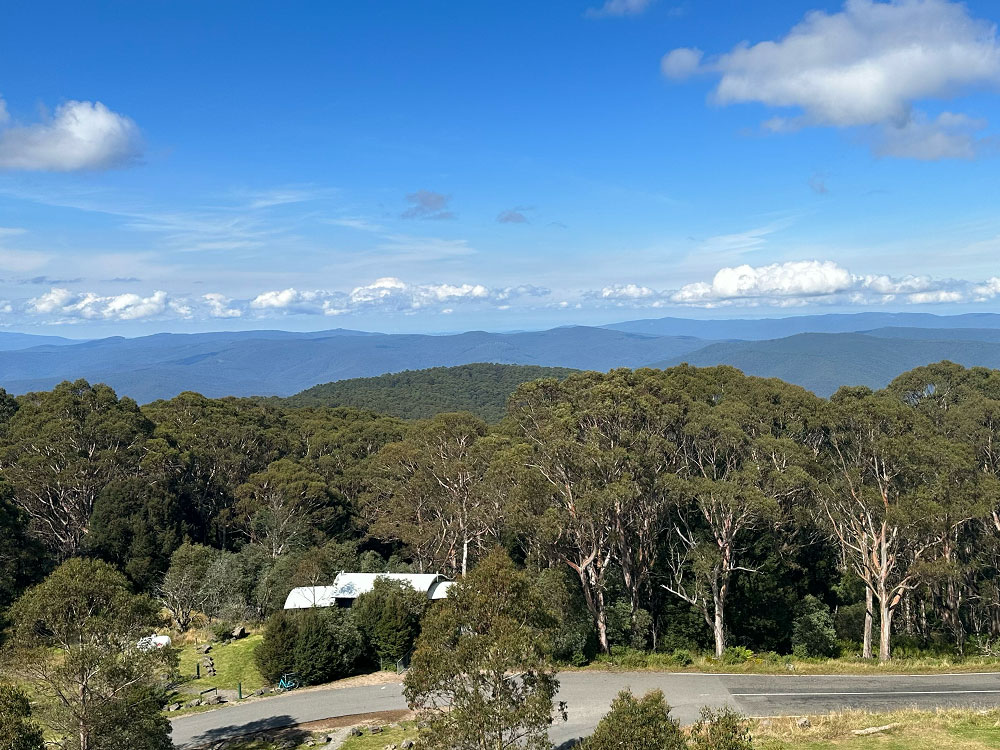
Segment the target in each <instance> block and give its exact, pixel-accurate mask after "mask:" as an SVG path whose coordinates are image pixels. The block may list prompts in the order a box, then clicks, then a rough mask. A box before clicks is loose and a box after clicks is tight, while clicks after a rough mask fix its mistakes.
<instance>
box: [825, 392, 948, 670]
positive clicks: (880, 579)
mask: <svg viewBox="0 0 1000 750" xmlns="http://www.w3.org/2000/svg"><path fill="white" fill-rule="evenodd" d="M827 420H828V430H829V438H828V444H827V448H826V450H827V458H828V461H829V465H830V471H829V475H828V477H827V480H826V481H825V482H824V483H823V486H822V491H821V495H820V496H821V499H822V505H823V512H824V515H825V516H826V520H827V522H828V528H829V529H830V531H831V533H832V535H833V537H834V538H835V539H836V541H837V542H838V543H839V545H840V547H841V551H842V553H843V555H844V559H845V560H846V561H847V563H848V564H849V565H850V567H851V568H852V569H853V571H854V572H855V573H856V574H857V575H858V577H859V578H860V579H861V580H862V581H863V582H864V584H865V587H866V589H867V592H868V595H869V596H868V601H869V602H870V603H871V605H872V606H876V607H877V608H878V615H879V659H880V660H882V661H887V660H888V659H889V658H890V655H891V647H892V623H893V617H894V615H895V614H896V611H897V609H898V608H899V605H900V603H901V602H902V601H903V598H904V596H905V595H906V593H907V592H908V591H910V590H912V589H913V588H914V586H915V585H916V583H917V581H918V576H917V573H918V570H919V564H921V563H923V561H924V560H925V558H926V556H927V553H928V551H929V550H931V549H932V548H933V547H934V546H935V544H936V543H937V542H938V539H937V538H935V537H934V536H933V535H927V534H925V533H922V527H924V526H925V522H926V520H927V516H926V513H927V512H928V511H927V503H928V492H929V490H928V487H929V486H930V485H931V484H932V483H933V482H934V481H935V480H934V477H935V476H937V475H938V474H939V473H940V472H941V471H947V470H948V467H947V466H945V462H946V461H947V458H948V454H949V451H948V446H947V445H946V444H945V443H943V442H942V438H941V437H940V436H939V435H938V434H937V433H936V431H935V430H934V428H933V425H932V424H931V422H930V421H929V420H928V419H927V418H926V417H924V416H923V415H921V414H919V413H917V412H916V411H914V410H913V409H911V408H910V407H908V406H907V405H906V404H904V403H902V402H901V401H900V400H899V399H898V398H895V397H894V396H893V395H892V394H889V393H885V392H880V393H873V392H872V391H871V390H870V389H867V388H842V389H841V390H840V391H838V392H837V393H836V394H834V397H833V398H832V399H831V403H830V406H829V409H828V417H827ZM869 616H870V615H869ZM866 655H867V654H866Z"/></svg>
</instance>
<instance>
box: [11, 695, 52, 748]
mask: <svg viewBox="0 0 1000 750" xmlns="http://www.w3.org/2000/svg"><path fill="white" fill-rule="evenodd" d="M44 747H45V743H44V742H43V740H42V729H41V727H39V726H38V725H37V724H35V723H34V722H33V721H32V720H31V704H30V703H29V702H28V696H27V694H26V693H25V692H24V691H23V690H22V689H21V688H19V687H15V686H13V685H3V684H0V748H4V749H5V750H6V749H7V748H10V749H11V750H42V749H43V748H44Z"/></svg>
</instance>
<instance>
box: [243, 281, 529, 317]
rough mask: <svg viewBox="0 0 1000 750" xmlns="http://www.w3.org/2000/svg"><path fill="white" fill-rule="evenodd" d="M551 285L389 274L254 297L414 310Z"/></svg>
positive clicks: (287, 303)
mask: <svg viewBox="0 0 1000 750" xmlns="http://www.w3.org/2000/svg"><path fill="white" fill-rule="evenodd" d="M548 293H549V291H548V290H547V289H543V288H541V287H535V286H531V285H524V286H517V287H503V288H490V287H487V286H484V285H483V284H468V283H466V284H410V283H407V282H405V281H402V280H401V279H397V278H395V277H392V276H387V277H384V278H381V279H376V280H375V281H373V282H372V283H371V284H364V285H361V286H356V287H354V288H353V289H351V290H350V291H333V290H322V289H315V290H299V289H295V288H288V289H281V290H274V291H268V292H263V293H261V294H259V295H257V296H256V297H255V298H254V299H252V300H251V301H250V304H249V307H250V309H251V310H256V311H272V312H283V313H298V314H323V315H345V314H348V313H352V312H359V311H363V310H373V309H379V310H384V311H386V312H403V313H413V312H418V311H421V310H433V309H437V310H441V309H443V308H444V307H446V306H448V307H450V306H453V305H455V304H463V303H464V304H480V305H482V304H486V305H494V306H496V305H499V304H500V303H503V302H507V301H509V300H512V299H516V298H520V297H540V296H545V295H547V294H548Z"/></svg>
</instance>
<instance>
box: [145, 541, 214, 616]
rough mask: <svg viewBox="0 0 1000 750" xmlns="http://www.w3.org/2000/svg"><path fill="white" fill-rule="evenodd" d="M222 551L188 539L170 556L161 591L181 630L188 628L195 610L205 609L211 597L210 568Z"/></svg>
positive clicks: (162, 599)
mask: <svg viewBox="0 0 1000 750" xmlns="http://www.w3.org/2000/svg"><path fill="white" fill-rule="evenodd" d="M218 554H219V553H218V551H217V550H214V549H212V548H211V547H206V546H204V545H202V544H191V543H188V542H186V543H184V544H182V545H181V546H180V547H178V548H177V549H176V550H174V553H173V554H172V555H171V556H170V567H169V568H168V569H167V572H166V575H164V577H163V581H162V583H161V584H160V592H159V593H160V601H162V602H163V606H164V607H166V609H167V610H168V611H169V612H170V616H171V617H172V618H173V620H174V624H175V625H176V626H177V628H178V629H179V630H182V631H184V630H187V629H188V627H190V625H191V619H192V617H194V615H195V613H196V612H197V611H199V610H204V608H205V604H206V602H207V601H208V598H209V592H208V588H207V586H206V582H207V577H208V570H209V568H210V567H211V565H212V563H213V562H214V561H215V558H216V557H217V556H218Z"/></svg>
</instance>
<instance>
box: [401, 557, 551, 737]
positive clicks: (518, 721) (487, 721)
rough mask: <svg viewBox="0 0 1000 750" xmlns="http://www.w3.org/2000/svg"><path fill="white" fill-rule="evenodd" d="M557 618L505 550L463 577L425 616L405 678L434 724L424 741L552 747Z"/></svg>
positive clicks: (412, 698) (415, 702)
mask: <svg viewBox="0 0 1000 750" xmlns="http://www.w3.org/2000/svg"><path fill="white" fill-rule="evenodd" d="M552 625H553V623H552V620H551V618H550V617H548V615H547V614H546V610H545V606H544V604H543V603H542V602H541V601H540V600H539V599H538V596H537V594H536V593H535V591H534V589H533V587H532V584H531V581H530V580H529V579H528V577H527V576H526V575H525V574H524V573H523V572H520V571H518V570H517V569H516V568H515V567H514V565H513V563H512V562H511V561H510V559H509V558H508V557H507V556H506V555H505V554H504V553H503V552H499V551H496V552H492V553H491V554H489V555H488V556H487V557H486V558H484V559H483V560H482V561H481V562H480V564H479V565H478V566H477V567H476V568H475V570H473V571H472V572H471V573H470V574H469V575H468V576H466V577H465V578H464V579H462V580H461V581H459V582H458V583H457V584H456V585H455V586H454V587H453V588H452V589H451V590H450V591H449V592H448V598H447V599H445V600H443V601H441V602H440V603H439V604H438V605H437V606H435V607H434V608H432V609H431V611H430V612H429V613H428V615H427V617H426V618H425V621H424V628H423V631H422V632H421V634H420V638H419V639H418V641H417V650H416V652H415V654H414V656H413V661H412V663H411V666H410V669H409V671H408V672H407V673H406V678H405V680H404V687H403V692H404V694H405V696H406V699H407V702H408V703H409V704H410V705H411V706H413V707H414V708H415V709H416V710H417V711H418V712H419V714H420V715H421V716H422V718H423V719H424V721H426V723H427V724H426V725H427V729H426V730H425V731H424V733H423V736H422V738H421V746H422V747H427V748H432V749H434V750H466V749H467V750H474V748H482V747H511V746H514V745H515V744H516V746H518V747H523V748H528V749H529V750H542V749H547V748H550V747H551V743H550V742H549V740H548V735H547V730H548V727H549V724H550V723H551V721H552V718H553V699H554V696H555V693H556V689H557V688H558V681H557V680H556V678H555V669H554V667H553V664H552V661H551V659H550V656H549V643H550V634H549V630H550V629H551V627H552ZM512 674H516V675H518V679H516V680H515V679H511V675H512Z"/></svg>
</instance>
